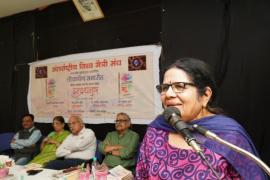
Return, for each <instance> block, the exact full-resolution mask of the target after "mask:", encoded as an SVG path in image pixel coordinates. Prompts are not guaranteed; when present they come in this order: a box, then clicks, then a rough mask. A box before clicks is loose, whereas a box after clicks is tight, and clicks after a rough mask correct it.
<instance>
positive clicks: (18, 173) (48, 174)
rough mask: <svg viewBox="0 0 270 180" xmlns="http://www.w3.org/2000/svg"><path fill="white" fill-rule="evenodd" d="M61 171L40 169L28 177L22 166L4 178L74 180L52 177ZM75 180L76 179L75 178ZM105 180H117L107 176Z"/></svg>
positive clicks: (91, 179) (10, 171) (70, 177)
mask: <svg viewBox="0 0 270 180" xmlns="http://www.w3.org/2000/svg"><path fill="white" fill-rule="evenodd" d="M61 171H62V170H52V169H44V168H43V169H42V171H41V172H39V173H38V174H35V175H28V174H27V173H26V169H25V167H23V166H19V165H14V166H12V167H11V168H10V169H9V176H7V177H5V180H74V176H72V174H71V175H68V176H66V177H65V176H64V177H61V178H56V177H53V175H54V174H56V173H59V172H61ZM76 179H77V178H76ZM89 180H93V176H90V178H89ZM107 180H118V178H116V177H114V176H112V175H111V174H109V175H108V176H107Z"/></svg>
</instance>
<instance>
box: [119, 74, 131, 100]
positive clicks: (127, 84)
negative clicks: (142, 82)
mask: <svg viewBox="0 0 270 180" xmlns="http://www.w3.org/2000/svg"><path fill="white" fill-rule="evenodd" d="M132 89H133V84H132V75H131V74H128V73H123V74H122V75H121V86H120V94H121V95H122V96H129V95H131V91H132Z"/></svg>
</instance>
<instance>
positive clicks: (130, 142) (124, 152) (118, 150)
mask: <svg viewBox="0 0 270 180" xmlns="http://www.w3.org/2000/svg"><path fill="white" fill-rule="evenodd" d="M130 127H131V120H130V117H129V115H128V114H126V113H123V112H121V113H118V114H117V115H116V120H115V129H116V131H113V132H109V133H108V134H107V136H106V138H105V139H104V141H103V142H101V143H100V144H99V151H100V152H101V153H102V154H104V155H105V159H104V161H103V162H105V163H106V164H107V165H108V167H109V168H113V167H115V166H117V165H121V166H123V167H124V168H127V169H129V170H133V169H134V166H135V153H136V149H137V146H138V143H139V135H138V134H137V133H136V132H134V131H132V130H130V129H129V128H130Z"/></svg>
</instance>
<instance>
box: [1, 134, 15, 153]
mask: <svg viewBox="0 0 270 180" xmlns="http://www.w3.org/2000/svg"><path fill="white" fill-rule="evenodd" d="M14 135H15V133H13V132H7V133H1V134H0V154H6V155H9V154H12V149H11V147H10V143H11V140H12V139H13V137H14Z"/></svg>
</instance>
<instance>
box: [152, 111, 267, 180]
mask: <svg viewBox="0 0 270 180" xmlns="http://www.w3.org/2000/svg"><path fill="white" fill-rule="evenodd" d="M189 124H190V125H192V124H198V125H199V126H202V127H204V128H206V129H208V130H210V131H212V132H213V133H215V134H217V135H218V136H219V137H220V138H222V139H223V140H225V141H228V142H230V143H232V144H234V145H237V146H238V147H240V148H243V149H245V150H247V151H249V152H250V153H252V154H254V155H256V156H258V153H257V151H256V148H255V146H254V144H253V143H252V141H251V139H250V137H249V136H248V134H247V133H246V131H245V130H244V129H243V127H242V126H241V125H240V124H238V123H237V122H236V121H235V120H233V119H231V118H229V117H226V116H223V115H213V116H208V117H204V118H201V119H198V120H194V121H192V122H190V123H189ZM149 126H150V127H154V128H157V129H162V130H164V131H169V132H176V130H175V129H174V128H173V127H172V126H171V125H169V124H168V123H167V122H166V121H165V119H164V117H163V116H162V115H160V116H158V117H157V118H156V119H155V120H154V121H153V122H152V123H151V124H150V125H149ZM193 135H194V136H195V138H196V139H197V140H198V142H200V143H201V145H202V146H204V147H206V148H208V149H210V150H211V151H213V152H215V153H217V154H219V155H221V156H223V157H224V158H225V159H227V161H228V162H229V163H230V164H231V165H232V166H233V167H234V168H235V170H236V171H237V172H238V173H239V174H240V175H241V177H242V178H243V179H253V180H257V179H258V180H261V179H262V180H263V179H268V178H267V176H266V174H265V173H264V172H263V170H262V169H261V168H260V167H259V166H258V165H257V164H256V163H254V162H253V161H251V160H250V159H248V158H247V157H245V156H243V155H242V154H240V153H238V152H235V151H233V150H231V149H230V148H228V147H227V146H224V145H222V144H220V143H218V142H216V141H213V140H211V139H209V138H207V137H205V136H203V135H201V134H199V133H197V132H194V133H193Z"/></svg>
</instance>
